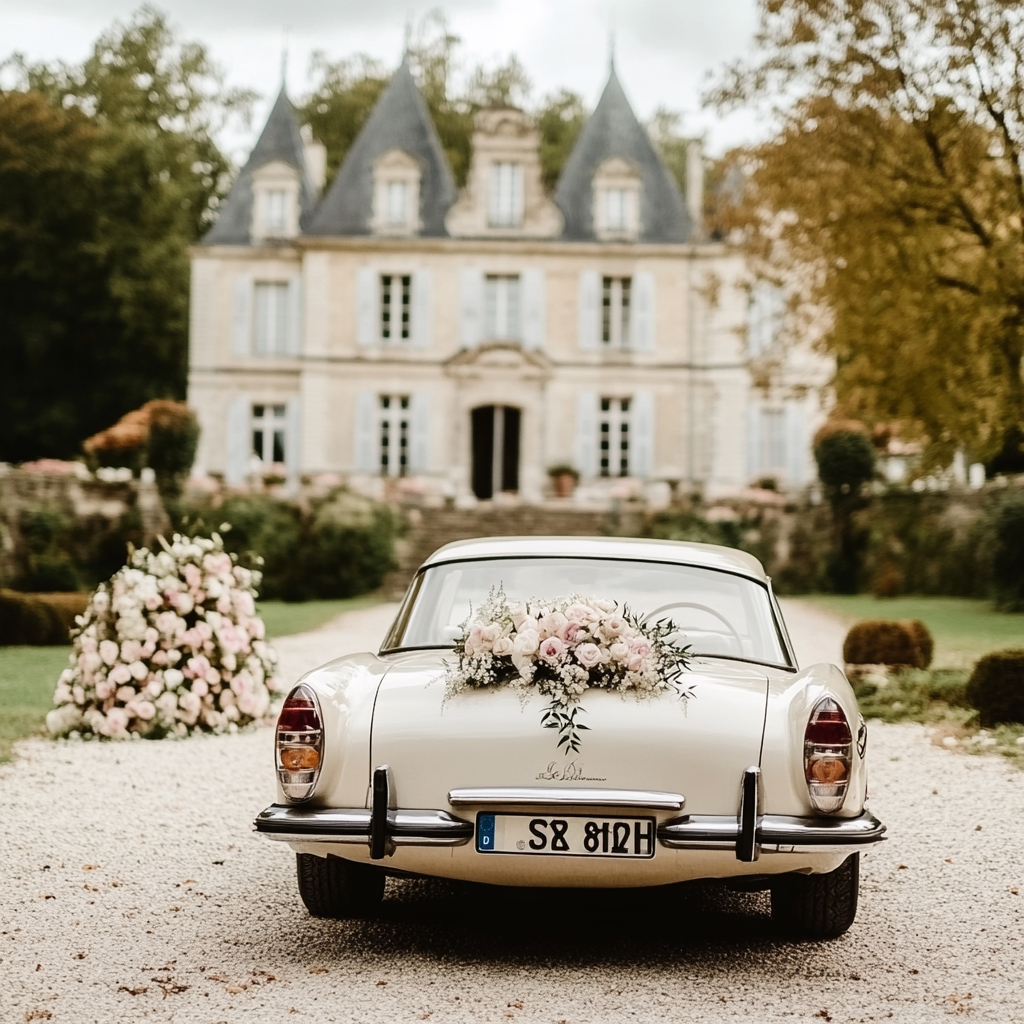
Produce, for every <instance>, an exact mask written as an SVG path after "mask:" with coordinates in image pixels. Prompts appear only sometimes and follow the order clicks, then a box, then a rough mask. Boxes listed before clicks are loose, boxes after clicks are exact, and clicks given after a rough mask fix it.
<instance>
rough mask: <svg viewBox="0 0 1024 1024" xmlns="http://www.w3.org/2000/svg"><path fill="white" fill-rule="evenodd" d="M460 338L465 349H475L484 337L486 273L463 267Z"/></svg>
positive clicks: (460, 298)
mask: <svg viewBox="0 0 1024 1024" xmlns="http://www.w3.org/2000/svg"><path fill="white" fill-rule="evenodd" d="M459 306H460V317H459V338H460V341H461V343H462V347H463V348H475V347H476V346H477V345H479V344H480V339H481V338H482V337H483V312H484V272H483V271H482V270H480V268H479V267H463V268H462V270H461V271H460V272H459Z"/></svg>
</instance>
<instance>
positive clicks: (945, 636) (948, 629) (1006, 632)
mask: <svg viewBox="0 0 1024 1024" xmlns="http://www.w3.org/2000/svg"><path fill="white" fill-rule="evenodd" d="M801 600H803V601H807V602H808V603H810V604H815V605H818V606H819V607H821V608H825V609H827V610H829V611H831V612H833V613H835V614H836V615H838V616H840V617H841V618H843V619H846V620H847V621H848V622H849V623H850V624H851V625H852V624H853V623H854V622H856V621H858V620H860V619H920V620H921V621H922V622H923V623H924V624H925V625H926V626H927V627H928V629H929V630H931V633H932V636H933V637H934V638H935V658H934V667H935V668H943V669H945V668H950V669H953V668H956V669H968V668H971V666H972V665H973V664H974V662H976V661H977V660H978V658H980V657H981V656H982V655H983V654H988V653H989V651H998V650H1001V649H1003V648H1006V647H1024V615H1022V614H1020V613H1016V614H1013V613H1010V612H997V611H996V610H995V609H994V608H993V607H992V605H991V604H990V603H989V602H988V601H978V600H972V599H970V598H965V597H893V598H879V597H871V596H870V595H864V594H857V595H853V596H846V595H840V594H814V595H811V596H808V597H804V598H801Z"/></svg>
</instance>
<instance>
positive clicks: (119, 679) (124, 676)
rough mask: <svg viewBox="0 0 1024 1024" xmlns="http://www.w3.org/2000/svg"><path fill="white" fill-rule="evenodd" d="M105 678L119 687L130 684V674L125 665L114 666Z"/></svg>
mask: <svg viewBox="0 0 1024 1024" xmlns="http://www.w3.org/2000/svg"><path fill="white" fill-rule="evenodd" d="M107 678H108V679H109V680H110V681H111V682H112V683H117V685H118V686H120V685H121V684H122V683H129V682H131V678H132V673H131V670H130V669H129V668H128V666H127V665H124V664H121V665H115V666H114V667H113V668H112V669H111V670H110V673H109V675H108V676H107Z"/></svg>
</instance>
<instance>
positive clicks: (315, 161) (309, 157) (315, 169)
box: [301, 124, 327, 195]
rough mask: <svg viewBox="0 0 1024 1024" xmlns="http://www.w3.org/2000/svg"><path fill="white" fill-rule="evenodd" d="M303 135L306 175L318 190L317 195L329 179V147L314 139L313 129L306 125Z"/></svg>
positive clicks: (302, 130)
mask: <svg viewBox="0 0 1024 1024" xmlns="http://www.w3.org/2000/svg"><path fill="white" fill-rule="evenodd" d="M301 134H302V155H303V156H304V157H305V160H306V174H307V175H309V180H310V183H311V184H312V185H313V188H314V189H315V190H316V194H317V195H320V193H321V192H322V191H323V189H324V181H325V180H326V178H327V147H326V146H325V145H324V144H323V143H322V142H317V141H316V139H314V138H313V129H312V128H311V127H310V126H309V125H308V124H304V125H303V126H302V129H301Z"/></svg>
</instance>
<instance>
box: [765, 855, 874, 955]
mask: <svg viewBox="0 0 1024 1024" xmlns="http://www.w3.org/2000/svg"><path fill="white" fill-rule="evenodd" d="M859 890H860V854H859V853H855V854H853V855H852V856H850V857H847V858H846V860H844V861H843V863H842V864H840V865H839V867H837V868H836V869H835V871H829V872H828V873H827V874H824V875H795V874H794V875H780V876H779V877H778V878H776V879H775V881H774V882H773V883H772V920H773V921H774V922H775V923H776V924H777V925H779V926H780V927H781V929H782V930H783V931H784V932H785V933H786V934H787V935H788V936H790V937H791V938H798V939H834V938H836V936H838V935H842V934H843V932H845V931H846V929H847V928H849V927H850V925H851V924H853V919H854V918H855V917H856V916H857V894H858V892H859Z"/></svg>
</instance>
